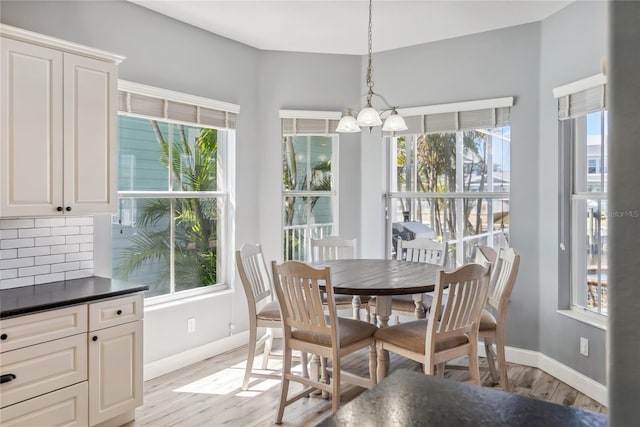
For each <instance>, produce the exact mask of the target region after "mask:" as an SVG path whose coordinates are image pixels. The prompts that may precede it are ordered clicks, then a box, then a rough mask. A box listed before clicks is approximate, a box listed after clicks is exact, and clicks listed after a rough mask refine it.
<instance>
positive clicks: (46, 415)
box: [0, 381, 89, 427]
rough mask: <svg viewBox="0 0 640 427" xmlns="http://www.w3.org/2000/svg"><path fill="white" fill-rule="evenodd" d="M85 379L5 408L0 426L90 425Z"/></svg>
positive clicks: (1, 415)
mask: <svg viewBox="0 0 640 427" xmlns="http://www.w3.org/2000/svg"><path fill="white" fill-rule="evenodd" d="M87 390H88V387H87V382H86V381H85V382H82V383H80V384H76V385H72V386H71V387H66V388H63V389H62V390H58V391H54V392H53V393H49V394H45V395H44V396H40V397H36V398H33V399H29V400H27V401H25V402H21V403H16V404H15V405H12V406H9V407H7V408H4V409H3V410H2V411H0V425H2V427H39V426H47V427H58V426H60V427H61V426H65V427H74V426H77V427H83V426H87V425H89V405H88V403H87V401H88V391H87Z"/></svg>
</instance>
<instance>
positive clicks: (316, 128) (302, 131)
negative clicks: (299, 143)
mask: <svg viewBox="0 0 640 427" xmlns="http://www.w3.org/2000/svg"><path fill="white" fill-rule="evenodd" d="M280 119H281V120H282V135H283V136H290V135H330V134H335V133H336V132H335V130H336V127H337V126H338V121H339V120H340V112H335V111H303V110H280Z"/></svg>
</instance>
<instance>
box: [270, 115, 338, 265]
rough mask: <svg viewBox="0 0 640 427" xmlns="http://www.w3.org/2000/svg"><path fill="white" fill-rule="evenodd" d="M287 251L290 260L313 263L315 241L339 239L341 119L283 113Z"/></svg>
mask: <svg viewBox="0 0 640 427" xmlns="http://www.w3.org/2000/svg"><path fill="white" fill-rule="evenodd" d="M280 116H281V118H282V133H283V137H282V185H283V187H282V223H283V230H282V245H283V246H282V249H283V258H284V259H285V260H300V261H307V260H310V258H311V245H310V242H311V239H319V238H322V237H324V236H330V235H335V234H338V233H339V231H338V223H337V218H338V214H337V213H338V198H337V187H338V184H337V183H338V180H337V170H338V152H337V142H338V136H337V135H336V134H331V132H333V130H334V129H335V128H336V126H337V121H338V119H339V118H340V113H328V112H308V111H307V112H301V111H281V112H280Z"/></svg>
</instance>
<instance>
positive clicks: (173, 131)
mask: <svg viewBox="0 0 640 427" xmlns="http://www.w3.org/2000/svg"><path fill="white" fill-rule="evenodd" d="M120 86H121V91H122V86H123V85H122V84H121V85H120ZM127 87H129V86H127ZM133 87H134V88H135V89H136V90H140V88H139V87H138V86H133ZM144 88H146V87H143V89H144ZM141 91H142V92H144V90H141ZM156 92H157V90H156ZM156 92H153V93H156ZM167 93H168V94H169V95H171V94H175V93H170V92H167ZM134 96H135V97H136V99H135V100H132V98H133V97H134ZM174 96H175V95H174ZM183 97H186V95H183ZM144 98H146V99H144ZM143 99H144V100H145V101H146V102H144V103H143V102H141V100H143ZM180 100H181V101H183V99H180ZM199 101H200V100H199ZM158 102H159V103H161V104H164V105H165V106H166V107H169V108H163V109H161V110H160V111H164V113H165V116H168V117H149V115H150V113H153V112H154V111H155V112H157V111H158V110H151V111H150V109H149V108H148V106H149V105H154V103H158ZM171 103H172V101H171V100H169V99H166V98H165V99H159V98H155V97H153V96H146V95H144V96H143V95H140V94H138V93H131V92H121V105H120V114H119V116H118V134H119V147H118V150H119V160H120V162H119V176H118V211H117V213H116V214H115V215H114V216H113V218H112V270H113V271H112V274H113V277H114V278H119V279H124V280H132V281H139V282H144V283H147V284H149V286H150V289H149V291H147V297H159V296H163V295H164V296H172V295H174V294H178V293H181V294H182V295H186V294H193V293H194V292H195V293H198V292H203V291H211V290H218V289H222V288H226V284H225V283H226V282H227V280H226V269H227V265H228V264H229V259H230V252H231V248H230V245H229V244H228V238H227V236H228V231H227V230H228V227H229V225H230V222H231V218H230V213H229V205H230V203H229V179H230V176H229V167H228V166H229V165H230V164H231V163H230V162H229V151H231V150H230V149H231V146H232V144H233V141H234V134H235V132H234V131H233V130H231V129H224V128H217V127H215V125H220V124H227V125H228V124H229V118H228V117H226V118H225V119H224V120H225V123H222V122H219V121H218V122H215V121H213V120H209V118H210V117H213V115H214V113H215V114H217V115H218V116H220V117H224V116H225V115H226V114H227V113H226V112H222V115H220V114H219V112H215V110H210V109H208V108H201V105H200V104H196V105H191V106H190V105H188V104H180V107H181V108H180V109H178V111H181V114H180V118H181V120H176V117H175V115H174V116H171V111H172V109H171V108H170V106H171ZM174 104H177V103H174ZM188 107H189V108H188ZM136 108H137V109H136ZM185 110H190V111H193V112H194V113H195V114H194V115H193V116H189V115H187V114H185ZM173 111H176V110H175V109H174V110H173ZM187 120H189V121H187ZM196 122H199V123H196ZM212 122H215V123H212ZM210 123H212V124H210Z"/></svg>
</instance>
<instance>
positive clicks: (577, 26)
mask: <svg viewBox="0 0 640 427" xmlns="http://www.w3.org/2000/svg"><path fill="white" fill-rule="evenodd" d="M606 15H607V14H606V3H604V2H575V3H574V4H572V5H571V6H569V7H567V8H565V9H562V10H560V11H559V12H558V13H556V14H554V15H553V16H551V17H549V18H547V19H546V20H545V21H544V22H543V23H542V39H541V44H540V49H541V60H540V138H539V142H538V150H539V154H538V156H539V158H540V167H539V170H540V172H539V173H538V174H537V178H538V186H539V200H538V203H537V205H535V206H532V213H533V212H536V211H537V217H538V221H539V225H538V227H539V230H540V231H541V233H540V234H539V238H538V240H539V245H540V246H539V248H538V249H539V256H538V262H537V264H538V265H537V268H539V284H538V287H539V291H540V312H539V316H538V317H539V325H540V329H539V333H540V351H541V352H542V353H544V354H546V355H547V356H549V357H551V358H553V359H555V360H557V361H559V362H561V363H564V364H565V365H567V366H571V367H572V368H573V369H575V370H577V371H579V372H582V373H583V374H585V375H587V376H589V377H591V378H593V379H594V380H596V381H598V382H600V383H602V384H605V383H606V375H605V335H606V334H605V331H604V330H602V329H598V328H594V327H591V326H589V325H587V324H585V323H582V322H579V321H576V320H574V319H571V318H568V317H566V316H563V315H560V314H558V313H557V312H556V310H557V308H559V307H567V306H566V304H567V303H568V295H567V294H566V292H565V293H564V295H561V299H560V301H559V299H558V298H559V297H558V294H559V289H561V290H562V289H564V290H567V289H568V287H569V284H568V283H566V282H564V281H563V282H562V283H559V278H558V268H559V266H558V256H559V243H560V242H559V238H558V222H557V220H556V218H557V217H556V215H557V214H556V212H558V191H559V183H558V175H559V170H558V106H557V101H556V100H555V99H554V98H553V94H552V89H553V88H554V87H557V86H561V85H564V84H567V83H570V82H573V81H576V80H579V79H582V78H585V77H589V76H592V75H594V74H597V73H599V72H600V63H601V60H602V59H603V58H605V57H606V45H607V35H606V22H607V21H606ZM514 169H515V168H514ZM612 169H613V167H612V168H610V170H612ZM534 176H536V175H532V177H534ZM565 259H567V261H568V257H565ZM565 280H568V279H565ZM518 286H519V285H518ZM580 337H586V338H588V339H589V344H590V345H589V357H585V356H581V355H580V353H579V351H578V350H579V342H580V341H579V340H580Z"/></svg>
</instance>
